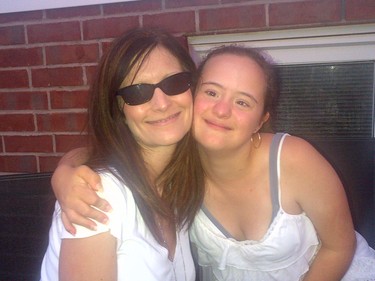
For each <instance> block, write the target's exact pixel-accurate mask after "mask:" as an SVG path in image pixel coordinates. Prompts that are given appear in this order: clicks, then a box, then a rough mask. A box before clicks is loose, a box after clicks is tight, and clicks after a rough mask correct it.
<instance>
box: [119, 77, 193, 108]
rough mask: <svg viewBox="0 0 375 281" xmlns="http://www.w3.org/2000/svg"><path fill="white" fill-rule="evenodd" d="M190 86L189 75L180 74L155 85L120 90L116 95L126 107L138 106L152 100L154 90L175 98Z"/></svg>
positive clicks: (142, 85) (135, 86)
mask: <svg viewBox="0 0 375 281" xmlns="http://www.w3.org/2000/svg"><path fill="white" fill-rule="evenodd" d="M191 84H192V77H191V73H190V72H180V73H176V74H174V75H171V76H169V77H167V78H165V79H164V80H162V81H160V82H159V83H157V84H135V85H130V86H127V87H124V88H121V89H119V90H118V91H117V92H116V95H117V96H121V97H122V99H123V100H124V101H125V103H126V104H128V105H140V104H143V103H146V102H148V101H150V100H151V99H152V96H153V95H154V91H155V89H156V88H160V89H161V90H162V91H163V92H164V93H165V94H166V95H168V96H175V95H179V94H182V93H183V92H186V91H187V90H188V89H189V88H190V87H191Z"/></svg>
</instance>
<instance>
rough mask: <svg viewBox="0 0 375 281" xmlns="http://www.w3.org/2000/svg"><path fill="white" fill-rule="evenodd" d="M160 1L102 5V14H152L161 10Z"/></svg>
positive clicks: (144, 0) (143, 0)
mask: <svg viewBox="0 0 375 281" xmlns="http://www.w3.org/2000/svg"><path fill="white" fill-rule="evenodd" d="M161 8H162V7H161V1H150V0H142V1H130V2H122V3H112V4H105V5H103V13H104V14H105V15H112V14H122V13H129V12H130V13H137V12H138V13H139V12H152V11H160V10H161Z"/></svg>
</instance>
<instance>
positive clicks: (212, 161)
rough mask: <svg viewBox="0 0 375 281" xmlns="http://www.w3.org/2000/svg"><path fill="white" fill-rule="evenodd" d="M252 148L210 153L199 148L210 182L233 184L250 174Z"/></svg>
mask: <svg viewBox="0 0 375 281" xmlns="http://www.w3.org/2000/svg"><path fill="white" fill-rule="evenodd" d="M252 151H253V149H252V148H251V146H246V147H245V148H242V149H237V150H236V151H233V150H231V151H226V152H223V151H220V152H219V151H209V150H207V149H204V148H202V147H199V153H200V156H201V160H202V165H203V168H204V171H205V173H206V176H207V179H208V180H209V181H212V182H215V183H217V184H219V185H221V184H224V185H226V186H227V183H228V182H229V183H233V182H235V181H237V180H239V179H241V178H243V177H244V175H246V174H248V167H249V166H250V163H251V159H252Z"/></svg>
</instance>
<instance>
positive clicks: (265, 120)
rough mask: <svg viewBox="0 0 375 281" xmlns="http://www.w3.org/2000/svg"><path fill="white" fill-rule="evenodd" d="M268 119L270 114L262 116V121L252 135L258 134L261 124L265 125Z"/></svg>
mask: <svg viewBox="0 0 375 281" xmlns="http://www.w3.org/2000/svg"><path fill="white" fill-rule="evenodd" d="M269 118H270V113H269V112H266V113H265V114H264V115H263V117H262V119H261V120H260V123H259V126H258V128H257V129H256V130H255V131H254V133H256V132H258V131H259V130H260V129H261V128H262V126H263V124H264V123H266V122H267V121H268V119H269Z"/></svg>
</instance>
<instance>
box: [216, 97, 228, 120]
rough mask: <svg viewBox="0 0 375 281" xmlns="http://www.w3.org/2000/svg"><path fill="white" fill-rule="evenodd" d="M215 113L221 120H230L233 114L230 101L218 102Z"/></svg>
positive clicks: (222, 100)
mask: <svg viewBox="0 0 375 281" xmlns="http://www.w3.org/2000/svg"><path fill="white" fill-rule="evenodd" d="M213 112H214V113H215V114H216V116H218V117H220V118H228V117H229V116H230V115H231V114H232V107H231V103H230V101H228V100H225V99H220V100H218V101H217V102H216V104H215V105H214V107H213Z"/></svg>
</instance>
